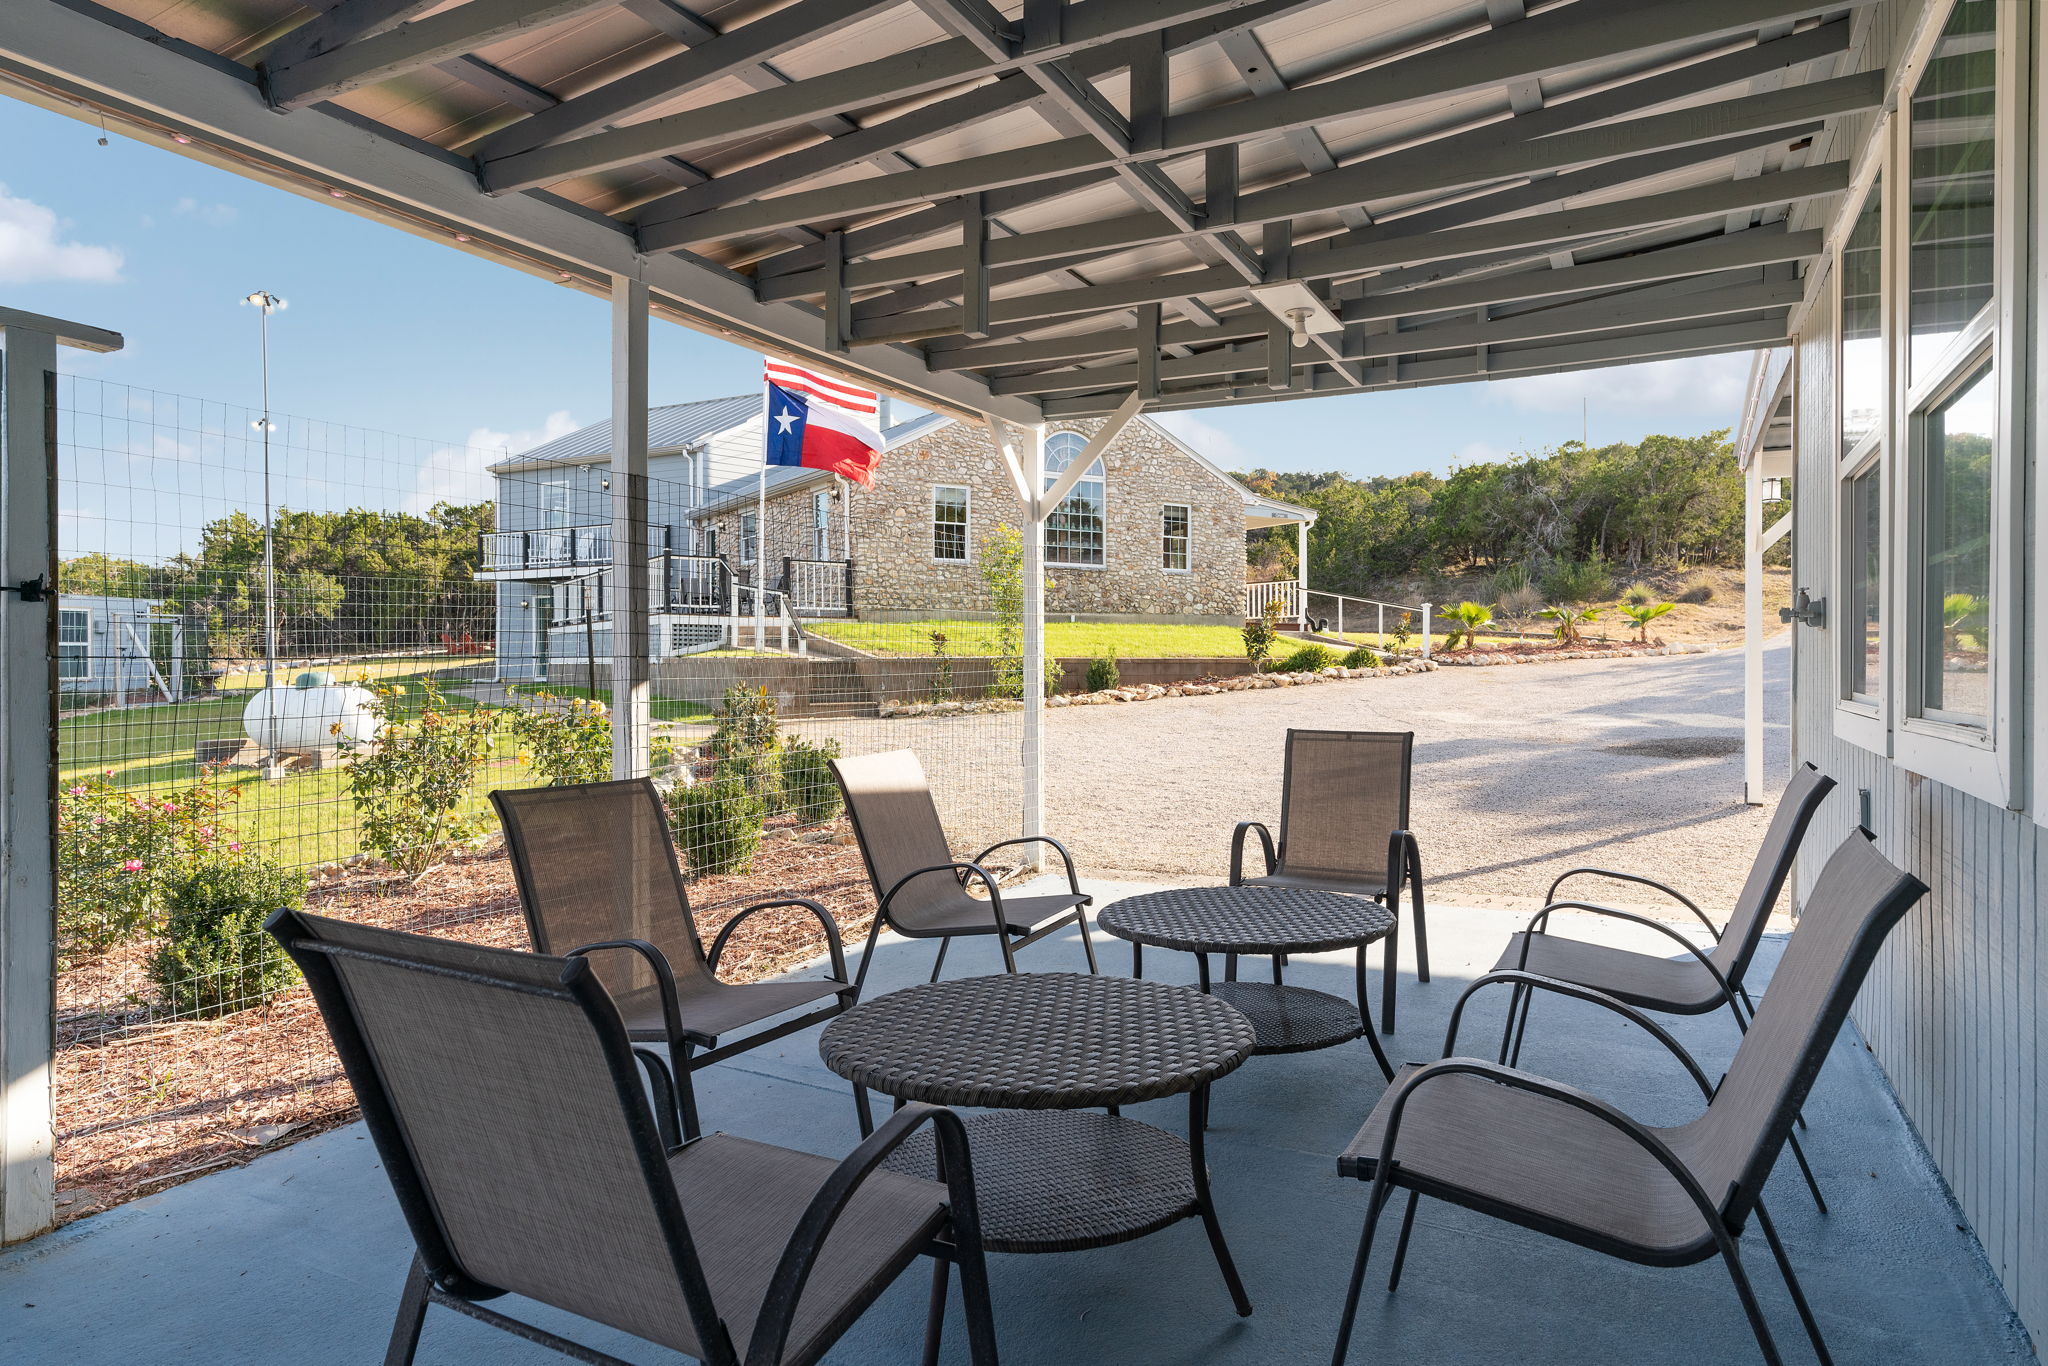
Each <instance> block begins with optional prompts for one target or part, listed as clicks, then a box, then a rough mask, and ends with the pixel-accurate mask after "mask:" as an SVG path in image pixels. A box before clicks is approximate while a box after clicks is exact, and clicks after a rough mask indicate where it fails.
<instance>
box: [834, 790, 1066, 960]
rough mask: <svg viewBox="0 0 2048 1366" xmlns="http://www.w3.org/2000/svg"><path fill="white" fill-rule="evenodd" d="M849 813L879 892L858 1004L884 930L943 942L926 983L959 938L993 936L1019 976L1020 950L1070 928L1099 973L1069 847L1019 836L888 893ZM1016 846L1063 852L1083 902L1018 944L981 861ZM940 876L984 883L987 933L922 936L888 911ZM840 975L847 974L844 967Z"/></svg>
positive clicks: (900, 882)
mask: <svg viewBox="0 0 2048 1366" xmlns="http://www.w3.org/2000/svg"><path fill="white" fill-rule="evenodd" d="M846 813H847V818H848V819H849V820H851V821H852V822H853V834H854V840H855V842H856V843H858V844H859V845H860V857H861V863H862V865H863V866H864V867H865V868H866V869H867V873H868V883H869V885H870V886H872V887H873V888H874V889H875V892H876V901H875V920H874V924H873V925H871V926H870V927H869V928H868V942H867V946H866V947H865V948H864V949H862V950H861V955H860V972H859V974H858V975H857V976H856V977H855V978H854V979H853V999H854V1000H855V1001H858V1000H859V999H860V993H861V991H862V989H863V988H864V987H865V986H866V984H867V980H868V968H869V967H871V966H872V965H873V964H874V961H875V941H876V940H877V939H879V938H881V934H882V929H883V927H884V926H885V925H886V926H887V927H888V928H889V929H892V930H894V931H896V933H898V934H900V935H902V936H903V937H904V938H906V939H936V940H938V941H939V954H938V957H937V958H936V959H934V960H933V962H932V975H931V976H930V977H929V978H928V979H926V980H928V981H933V982H936V981H938V980H939V971H940V969H942V968H944V967H945V966H946V950H948V949H950V948H951V947H952V946H953V937H954V936H955V935H962V934H973V935H982V934H992V935H994V936H995V937H996V945H997V947H999V948H1000V949H1002V951H1003V971H1004V972H1015V971H1016V970H1017V950H1018V949H1022V948H1028V947H1030V946H1031V945H1033V944H1036V943H1037V942H1038V941H1039V940H1041V939H1044V938H1045V937H1047V936H1048V935H1051V934H1056V933H1058V932H1059V931H1060V930H1063V929H1065V928H1066V927H1067V926H1069V925H1073V926H1076V927H1078V928H1079V929H1080V931H1081V951H1082V952H1083V953H1085V954H1087V955H1088V971H1090V972H1094V971H1096V970H1097V969H1096V963H1095V944H1094V942H1093V941H1092V940H1090V939H1089V937H1088V908H1089V907H1090V906H1092V905H1094V904H1095V898H1094V897H1092V896H1089V895H1087V894H1085V893H1084V892H1082V890H1081V879H1080V877H1079V875H1077V874H1076V873H1075V871H1074V856H1073V855H1072V854H1070V853H1068V852H1067V846H1065V845H1064V844H1061V843H1060V842H1059V841H1058V840H1056V839H1054V838H1053V837H1052V836H1050V835H1020V836H1018V837H1017V838H1015V839H1007V840H998V841H997V842H996V843H994V844H991V845H990V846H989V847H988V848H986V849H984V850H982V851H981V852H980V853H978V854H976V855H975V856H974V857H973V858H972V859H967V860H963V861H960V862H955V863H934V864H932V865H931V866H930V867H927V868H918V869H916V870H914V871H912V872H908V873H905V874H904V875H903V876H902V877H900V878H898V879H896V883H895V885H894V886H892V887H890V888H889V889H888V890H887V891H886V892H884V891H883V890H882V880H881V878H880V877H879V876H877V875H876V873H875V863H874V860H873V858H871V857H870V856H869V854H868V846H867V841H866V840H865V839H863V838H862V836H861V828H860V816H859V814H858V813H857V812H856V811H855V808H854V804H853V802H852V801H850V800H849V801H848V802H847V804H846ZM1017 844H1047V845H1051V846H1052V848H1053V849H1054V850H1055V851H1057V852H1058V854H1059V856H1060V861H1061V863H1063V864H1065V865H1066V870H1067V887H1068V889H1069V890H1070V891H1071V892H1072V893H1073V894H1074V895H1075V896H1077V897H1080V898H1081V901H1080V904H1079V905H1077V906H1075V907H1074V909H1073V910H1072V911H1070V912H1068V913H1067V914H1065V915H1062V916H1058V917H1056V918H1054V919H1052V920H1049V921H1047V922H1046V923H1045V924H1043V925H1040V926H1039V927H1038V928H1037V929H1035V930H1032V931H1031V932H1030V933H1029V934H1022V935H1017V936H1015V937H1014V938H1013V937H1012V936H1011V935H1010V933H1009V921H1008V920H1007V919H1006V918H1005V917H1004V915H1003V889H1002V888H1001V887H1000V886H998V885H997V883H996V878H995V875H994V874H993V873H991V872H989V870H988V869H987V868H985V867H984V866H982V861H983V860H984V859H986V858H987V857H988V856H989V855H990V854H993V853H994V852H996V850H998V849H1007V848H1009V847H1010V846H1012V845H1017ZM935 873H951V874H952V875H953V877H954V879H955V881H957V882H958V883H959V884H960V886H961V887H963V888H965V887H966V886H967V880H968V879H969V878H977V879H979V880H980V882H981V885H982V887H983V888H984V889H985V890H986V891H987V892H988V904H989V927H988V928H987V929H986V930H979V929H977V930H959V929H955V930H949V931H947V932H946V933H944V934H935V933H933V932H932V931H930V930H919V929H916V928H913V927H910V926H907V925H904V924H902V923H900V922H898V921H897V920H896V918H895V917H894V916H893V915H891V914H890V909H889V908H890V905H891V903H892V902H894V901H895V899H896V894H897V893H899V892H901V891H902V890H903V889H904V888H905V887H906V886H908V885H909V884H910V883H912V882H914V881H916V880H917V879H918V878H921V877H928V876H931V875H932V874H935ZM841 971H842V972H843V971H844V968H843V967H842V968H841Z"/></svg>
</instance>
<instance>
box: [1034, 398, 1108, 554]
mask: <svg viewBox="0 0 2048 1366" xmlns="http://www.w3.org/2000/svg"><path fill="white" fill-rule="evenodd" d="M1087 449H1088V438H1086V437H1084V436H1082V435H1080V434H1079V433H1077V432H1054V433H1053V434H1052V435H1051V436H1048V437H1047V438H1046V439H1045V486H1046V488H1048V489H1050V488H1051V487H1052V486H1053V482H1054V481H1055V480H1057V479H1058V478H1059V477H1060V475H1061V473H1062V472H1064V471H1065V470H1066V468H1067V466H1069V465H1071V464H1073V463H1074V461H1075V460H1077V459H1078V458H1079V457H1080V455H1081V453H1082V452H1083V451H1085V450H1087ZM1102 500H1103V475H1102V461H1101V459H1100V458H1097V460H1096V461H1095V463H1094V464H1092V465H1090V466H1089V467H1088V473H1086V474H1085V475H1083V476H1081V478H1080V479H1078V480H1076V481H1075V483H1074V486H1073V488H1072V489H1070V490H1068V492H1067V496H1066V497H1065V498H1062V499H1061V500H1060V505H1059V506H1058V507H1056V508H1054V509H1053V511H1052V515H1051V516H1050V517H1047V518H1046V519H1045V562H1046V563H1047V564H1056V565H1066V566H1069V567H1073V566H1080V567H1083V568H1096V569H1099V568H1101V567H1102Z"/></svg>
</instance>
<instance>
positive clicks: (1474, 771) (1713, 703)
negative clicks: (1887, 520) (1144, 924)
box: [1046, 636, 1840, 909]
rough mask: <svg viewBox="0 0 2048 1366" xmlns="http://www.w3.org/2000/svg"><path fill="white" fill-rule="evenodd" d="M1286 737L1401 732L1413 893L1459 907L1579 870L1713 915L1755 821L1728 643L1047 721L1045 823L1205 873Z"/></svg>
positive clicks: (1084, 852)
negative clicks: (1298, 732)
mask: <svg viewBox="0 0 2048 1366" xmlns="http://www.w3.org/2000/svg"><path fill="white" fill-rule="evenodd" d="M1764 661H1765V663H1764V679H1765V688H1766V696H1765V708H1764V721H1765V736H1766V744H1767V745H1768V751H1767V756H1766V760H1765V772H1766V775H1767V777H1768V779H1769V781H1770V785H1771V790H1772V793H1773V795H1774V796H1775V793H1776V791H1777V790H1778V788H1779V787H1781V786H1782V785H1783V782H1784V778H1785V775H1786V772H1787V768H1788V764H1789V758H1788V756H1789V752H1790V751H1789V740H1790V729H1789V724H1788V713H1789V675H1790V650H1789V648H1788V646H1787V643H1786V640H1785V638H1784V637H1782V636H1781V637H1780V638H1779V639H1778V640H1776V641H1775V642H1773V643H1771V644H1770V645H1768V646H1767V647H1766V649H1765V655H1764ZM1290 726H1299V727H1325V728H1329V729H1334V730H1413V731H1414V732H1415V789H1414V799H1413V825H1414V829H1415V832H1416V836H1417V838H1418V839H1419V840H1420V842H1421V847H1422V859H1423V869H1424V872H1425V874H1426V875H1427V877H1428V885H1429V891H1430V895H1431V896H1440V897H1442V898H1443V899H1444V900H1446V901H1449V902H1454V903H1456V904H1460V905H1468V906H1469V905H1501V906H1510V907H1521V906H1525V905H1527V906H1533V905H1536V904H1538V902H1539V899H1540V898H1541V897H1542V895H1543V892H1544V890H1545V888H1547V887H1548V886H1549V882H1550V879H1551V878H1552V877H1554V876H1555V875H1556V874H1557V873H1558V872H1561V871H1563V870H1564V869H1565V868H1568V867H1571V866H1573V865H1574V864H1581V863H1592V864H1602V865H1606V866H1609V867H1619V868H1632V869H1641V870H1644V871H1647V872H1650V873H1652V874H1653V875H1655V876H1658V877H1661V878H1664V879H1665V880H1667V881H1670V882H1672V883H1674V884H1676V885H1677V886H1679V887H1681V888H1683V889H1684V890H1686V891H1687V892H1688V893H1690V894H1691V895H1693V896H1694V897H1695V898H1696V899H1698V900H1700V901H1702V903H1703V904H1704V905H1706V906H1708V907H1709V908H1710V909H1719V908H1725V907H1727V905H1728V904H1729V903H1730V902H1731V901H1732V900H1733V899H1734V897H1735V896H1736V894H1737V892H1738V891H1739V890H1740V888H1741V886H1742V880H1743V878H1744V876H1745V875H1746V874H1747V872H1748V869H1749V863H1750V859H1751V857H1752V855H1753V854H1754V852H1755V849H1756V846H1757V843H1758V842H1759V841H1760V840H1761V839H1762V837H1763V832H1764V827H1765V825H1766V824H1767V823H1768V822H1769V820H1770V808H1769V807H1768V806H1766V807H1751V806H1747V805H1744V803H1743V801H1742V755H1741V736H1742V730H1741V726H1742V655H1741V652H1740V651H1738V650H1729V651H1722V652H1720V653H1716V654H1709V655H1680V656H1672V657H1668V658H1660V659H1641V660H1627V661H1619V660H1617V661H1614V662H1600V661H1584V662H1573V663H1567V664H1539V665H1529V666H1525V667H1514V668H1493V669H1469V668H1446V669H1440V670H1438V671H1437V672H1435V673H1433V674H1426V675H1420V676H1416V677H1409V678H1390V679H1369V680H1358V681H1351V682H1342V683H1327V684H1322V685H1318V686H1315V687H1307V688H1283V689H1274V690H1272V691H1262V692H1252V693H1232V694H1223V695H1220V696H1216V697H1191V698H1167V699H1161V700H1158V701H1153V702H1142V703H1133V704H1129V705H1125V706H1112V707H1074V708H1069V709H1064V710H1060V711H1054V712H1051V713H1050V714H1049V715H1048V716H1047V731H1048V734H1047V740H1046V750H1047V757H1046V768H1047V781H1048V788H1049V791H1048V796H1047V803H1046V806H1047V821H1046V824H1047V826H1048V827H1049V829H1050V831H1051V832H1052V833H1053V834H1055V835H1057V836H1058V837H1060V838H1061V839H1062V840H1065V841H1067V842H1068V844H1069V846H1070V847H1071V848H1072V849H1073V851H1074V857H1075V859H1076V860H1077V861H1078V862H1079V863H1080V864H1081V866H1082V868H1083V870H1084V872H1085V873H1086V874H1087V875H1089V876H1091V877H1114V876H1116V875H1117V874H1119V873H1132V874H1139V875H1151V876H1154V877H1156V875H1158V874H1160V873H1171V874H1176V875H1179V876H1184V877H1188V878H1190V879H1203V878H1216V879H1221V878H1223V877H1225V876H1226V875H1227V874H1228V872H1229V858H1230V831H1231V827H1232V826H1233V825H1234V824H1235V823H1236V822H1238V821H1240V820H1265V821H1267V822H1269V823H1270V824H1272V825H1273V826H1274V827H1275V829H1276V831H1277V828H1278V824H1279V814H1280V764H1281V750H1282V745H1283V742H1284V737H1285V733H1286V731H1287V728H1288V727H1290ZM1836 800H1840V799H1839V798H1837V799H1836ZM1252 857H1254V858H1255V857H1256V854H1254V855H1252ZM1596 888H1597V889H1598V890H1599V891H1600V897H1599V898H1596V899H1606V900H1621V901H1627V900H1630V898H1627V897H1624V896H1621V895H1619V892H1620V889H1619V888H1618V887H1617V886H1616V885H1615V884H1605V885H1604V886H1603V885H1601V884H1595V883H1590V882H1589V883H1588V884H1586V887H1585V889H1584V890H1585V891H1587V892H1590V891H1593V890H1595V889H1596ZM1634 900H1636V901H1637V902H1640V901H1641V896H1640V895H1639V896H1638V897H1637V898H1634Z"/></svg>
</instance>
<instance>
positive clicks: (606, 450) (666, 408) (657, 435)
mask: <svg viewBox="0 0 2048 1366" xmlns="http://www.w3.org/2000/svg"><path fill="white" fill-rule="evenodd" d="M760 411H761V396H760V395H759V394H736V395H734V396H733V397H731V398H705V399H698V400H697V401H696V402H694V403H668V404H664V405H662V406H661V407H659V408H650V409H648V410H647V449H648V451H649V453H651V454H656V455H659V454H662V453H664V452H669V451H680V450H682V449H683V448H685V447H686V446H693V445H695V444H697V443H698V442H700V441H702V440H704V439H705V438H706V437H709V436H711V435H713V434H714V433H717V432H722V431H726V430H727V429H729V428H732V427H737V426H739V425H740V424H741V423H743V422H745V421H746V420H747V419H748V418H750V417H753V416H755V415H756V414H757V413H759V412H760ZM611 450H612V420H611V419H610V418H605V419H604V420H603V421H602V422H593V423H591V424H590V425H589V426H588V427H578V428H577V429H576V430H575V431H573V432H570V433H569V434H568V435H567V436H558V437H556V438H555V439H554V440H553V441H550V442H547V443H546V444H544V445H540V446H535V447H534V448H533V449H532V450H530V451H521V452H520V453H519V454H517V455H515V456H512V457H511V458H510V459H507V460H500V461H498V462H497V463H496V464H494V465H492V466H491V468H492V469H494V470H519V469H532V468H534V467H535V466H538V465H556V464H561V465H574V464H581V463H584V462H586V461H591V460H602V459H607V458H609V456H610V455H611Z"/></svg>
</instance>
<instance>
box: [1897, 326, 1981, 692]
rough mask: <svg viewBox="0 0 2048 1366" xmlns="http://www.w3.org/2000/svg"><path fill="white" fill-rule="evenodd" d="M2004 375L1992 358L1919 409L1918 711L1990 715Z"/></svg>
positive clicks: (1916, 434) (1916, 441)
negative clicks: (1995, 474)
mask: <svg viewBox="0 0 2048 1366" xmlns="http://www.w3.org/2000/svg"><path fill="white" fill-rule="evenodd" d="M1997 393H1998V385H1997V382H1996V378H1995V370H1994V368H1993V367H1992V366H1991V365H1989V364H1987V365H1985V366H1984V368H1982V369H1981V370H1977V371H1975V372H1973V373H1971V374H1970V375H1969V376H1968V377H1967V378H1965V379H1964V380H1963V381H1962V382H1961V383H1960V384H1958V385H1956V386H1955V387H1954V388H1953V389H1952V390H1950V391H1949V392H1948V393H1947V394H1946V395H1945V396H1943V397H1942V398H1940V399H1938V400H1936V401H1935V402H1934V403H1933V404H1932V405H1931V406H1930V407H1929V408H1928V410H1927V411H1926V412H1925V413H1923V414H1920V415H1918V416H1916V417H1915V419H1914V426H1915V428H1916V431H1915V432H1914V447H1915V453H1916V460H1915V464H1916V466H1917V468H1916V470H1915V475H1916V480H1915V482H1916V484H1917V486H1918V487H1917V488H1916V489H1915V490H1914V492H1915V495H1916V499H1915V501H1916V503H1917V505H1918V507H1917V511H1918V516H1919V519H1920V535H1919V537H1918V542H1919V543H1918V545H1917V546H1916V547H1915V550H1916V552H1917V553H1916V554H1915V555H1914V557H1913V560H1914V568H1915V571H1916V575H1917V578H1918V582H1917V583H1916V584H1915V585H1914V586H1913V591H1914V595H1915V600H1916V602H1917V604H1918V608H1919V612H1918V617H1919V619H1918V621H1917V622H1916V623H1915V624H1916V626H1917V627H1918V631H1917V634H1918V636H1919V647H1920V649H1919V668H1918V678H1917V679H1916V680H1915V682H1916V684H1917V688H1918V701H1919V708H1918V710H1919V712H1920V714H1922V715H1924V716H1926V717H1928V718H1930V719H1932V720H1937V721H1944V722H1949V723H1952V724H1956V725H1963V726H1973V727H1978V728H1984V727H1988V726H1989V725H1990V722H1991V672H1990V669H1991V647H1992V631H1993V625H1992V620H1993V619H1992V612H1991V609H1992V593H1993V583H1992V567H1991V537H1992V512H1991V475H1992V464H1993V452H1994V449H1995V447H1996V435H1997V433H1996V427H1997V421H1996V408H1997V403H1996V400H1997Z"/></svg>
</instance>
